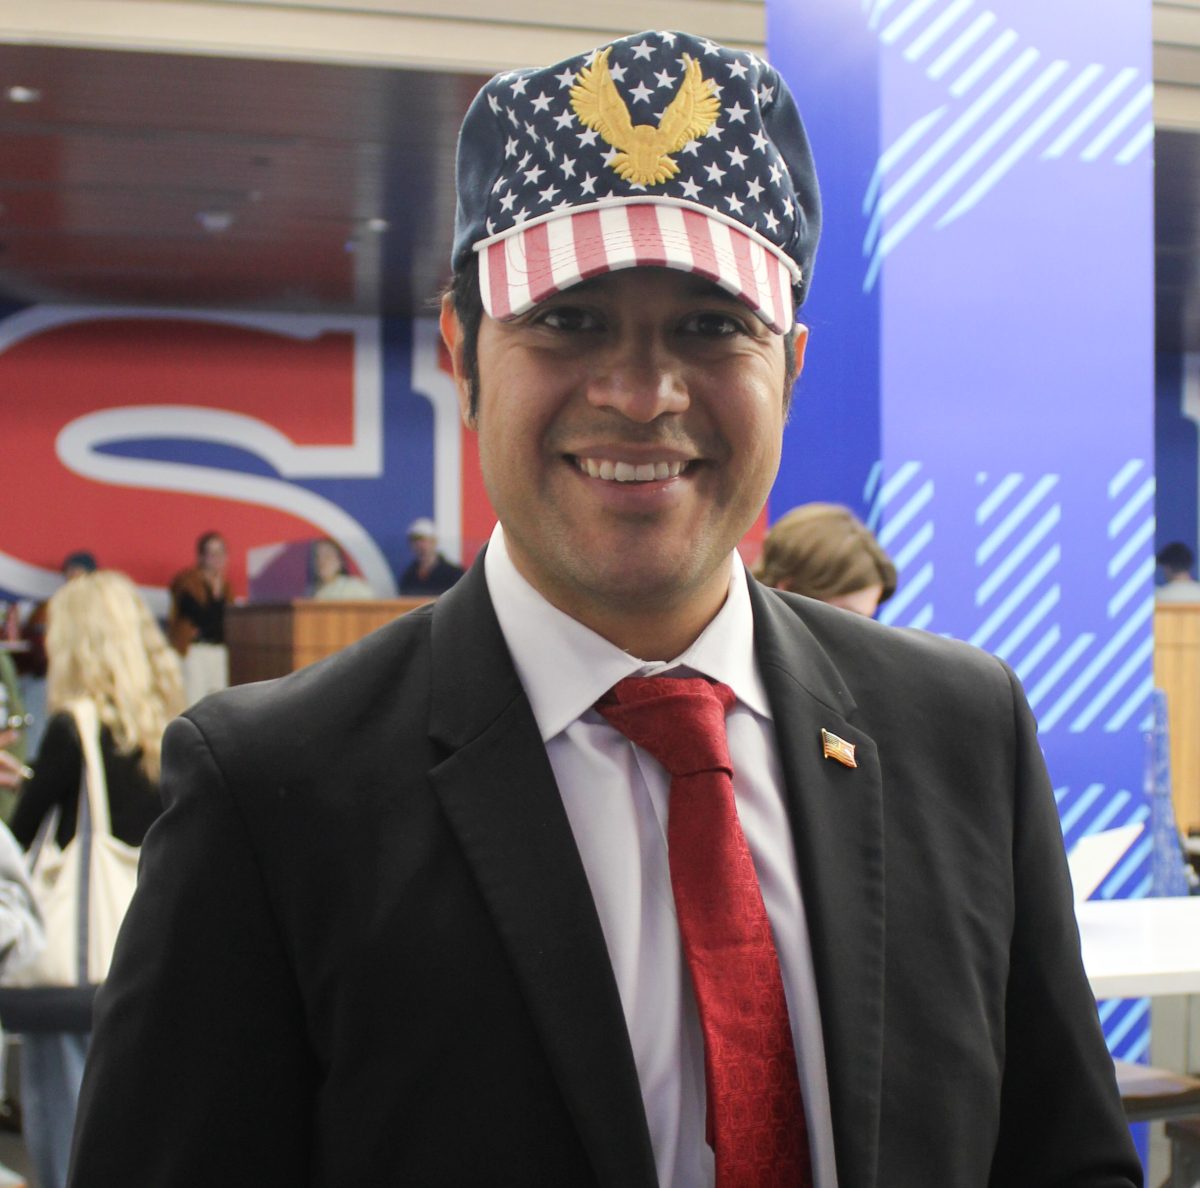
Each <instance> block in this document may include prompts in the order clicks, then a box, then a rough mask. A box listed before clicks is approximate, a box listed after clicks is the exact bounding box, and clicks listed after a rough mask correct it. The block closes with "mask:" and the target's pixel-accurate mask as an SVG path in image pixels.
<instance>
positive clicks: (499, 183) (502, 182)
mask: <svg viewBox="0 0 1200 1188" xmlns="http://www.w3.org/2000/svg"><path fill="white" fill-rule="evenodd" d="M506 185H508V178H506V177H498V178H497V179H496V184H495V185H494V186H492V193H493V194H498V193H499V192H500V191H501V190H503V189H504V187H505V186H506Z"/></svg>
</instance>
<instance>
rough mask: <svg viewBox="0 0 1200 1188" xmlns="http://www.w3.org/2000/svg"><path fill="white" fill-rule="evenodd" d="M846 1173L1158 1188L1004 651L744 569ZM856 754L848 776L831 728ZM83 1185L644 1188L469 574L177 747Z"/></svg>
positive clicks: (958, 1183)
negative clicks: (1127, 1100)
mask: <svg viewBox="0 0 1200 1188" xmlns="http://www.w3.org/2000/svg"><path fill="white" fill-rule="evenodd" d="M751 596H752V602H753V607H754V616H755V636H756V649H757V652H758V658H759V663H760V665H761V670H762V673H763V676H764V680H765V682H766V686H767V690H768V693H769V696H770V699H771V705H772V709H773V712H774V716H775V723H776V730H777V735H778V741H779V749H780V754H781V758H782V767H783V772H784V775H785V779H786V784H787V803H788V811H789V814H790V817H791V822H792V830H793V837H794V842H795V846H796V850H797V856H798V860H799V870H800V876H801V882H802V890H803V895H804V905H805V911H806V914H807V916H808V922H809V930H810V933H811V939H812V949H813V960H814V964H815V969H816V978H817V984H818V989H819V996H820V1006H821V1015H822V1023H823V1029H824V1036H825V1048H826V1055H827V1060H828V1066H829V1086H830V1096H831V1103H832V1112H833V1128H834V1139H835V1146H836V1150H837V1163H838V1174H839V1184H840V1188H984V1186H985V1185H991V1186H994V1188H1000V1186H1005V1188H1037V1186H1039V1185H1047V1186H1048V1185H1058V1186H1068V1185H1069V1186H1079V1188H1082V1186H1084V1185H1087V1186H1089V1188H1128V1186H1129V1185H1131V1184H1134V1183H1140V1178H1139V1177H1140V1172H1139V1171H1138V1166H1137V1162H1136V1158H1135V1157H1134V1155H1133V1152H1132V1148H1131V1146H1130V1143H1129V1138H1128V1131H1127V1128H1126V1127H1125V1125H1124V1122H1123V1120H1122V1115H1121V1111H1120V1106H1119V1102H1118V1100H1117V1097H1116V1093H1115V1090H1114V1086H1113V1078H1112V1070H1111V1062H1110V1061H1109V1059H1108V1056H1107V1053H1106V1051H1105V1049H1104V1046H1103V1040H1102V1038H1101V1035H1100V1030H1099V1027H1098V1025H1097V1021H1096V1012H1095V1005H1094V1002H1093V999H1092V996H1091V994H1090V993H1089V990H1088V987H1087V984H1086V982H1085V980H1084V977H1083V974H1082V971H1081V967H1080V962H1079V945H1078V936H1077V933H1076V927H1075V921H1074V915H1073V910H1072V906H1071V896H1070V891H1069V884H1068V878H1067V873H1066V869H1065V862H1064V858H1063V852H1062V842H1061V834H1060V831H1059V826H1058V820H1057V816H1056V813H1055V808H1054V801H1053V797H1052V795H1051V792H1050V788H1049V785H1048V782H1047V779H1046V776H1045V772H1044V769H1043V766H1042V762H1041V757H1040V753H1039V751H1038V747H1037V743H1036V739H1035V736H1034V725H1033V722H1032V719H1031V717H1030V715H1029V712H1028V709H1027V708H1026V706H1025V702H1024V699H1023V697H1022V696H1021V694H1020V692H1019V690H1018V688H1017V686H1016V683H1015V681H1014V680H1013V678H1012V677H1011V675H1010V674H1009V672H1008V670H1007V669H1006V668H1004V667H1003V666H1002V665H1001V664H1000V663H999V662H998V661H996V660H994V659H992V658H990V657H988V656H986V655H984V654H983V653H980V652H977V651H974V650H972V649H969V648H966V647H964V646H961V645H958V644H954V643H950V642H947V641H945V640H942V639H939V638H936V637H934V636H930V635H924V634H920V633H910V632H902V631H898V630H892V629H888V628H883V627H880V626H879V625H877V624H875V623H872V622H869V621H866V620H863V619H860V618H858V617H857V616H853V615H850V614H847V613H844V612H841V611H836V610H833V609H831V608H828V607H825V606H823V605H821V604H818V603H813V602H810V601H808V600H806V599H800V598H794V597H791V596H781V595H778V594H776V593H775V592H773V591H769V590H766V589H764V588H761V587H758V586H757V585H755V584H753V583H752V584H751ZM822 727H824V728H826V729H829V730H832V731H833V732H834V733H836V734H838V735H840V736H841V737H843V738H845V739H847V740H849V741H851V742H853V743H854V744H856V746H857V754H858V764H859V766H858V767H857V768H856V769H853V770H852V769H849V768H846V767H843V766H841V765H840V764H838V763H835V762H831V761H829V760H826V759H823V758H822V753H821V746H820V741H819V733H820V730H821V728H822ZM163 787H164V797H165V800H166V802H167V806H168V807H167V810H166V812H165V814H164V815H163V817H162V818H161V819H160V821H159V823H158V824H157V825H156V826H155V827H154V829H153V830H152V831H151V833H150V836H149V837H148V838H147V841H146V845H145V848H144V853H143V862H142V871H141V884H140V887H139V890H138V892H137V895H136V897H135V900H134V903H133V906H132V908H131V910H130V913H129V916H128V919H127V922H126V925H125V928H124V930H123V933H122V936H121V940H120V943H119V946H118V951H117V954H116V959H115V962H114V965H113V969H112V973H111V976H110V978H109V981H108V983H107V985H106V986H105V987H104V988H103V990H102V991H101V994H100V998H99V1002H98V1006H97V1014H96V1029H95V1037H94V1041H93V1048H92V1055H91V1058H90V1061H89V1066H88V1070H87V1075H86V1078H85V1083H84V1089H83V1096H82V1101H81V1109H80V1122H79V1128H78V1131H77V1136H76V1150H75V1160H74V1167H73V1172H72V1177H71V1184H72V1185H73V1188H108V1186H109V1185H112V1186H113V1188H116V1186H117V1185H121V1186H122V1188H125V1186H127V1185H130V1184H136V1185H138V1186H139V1188H142V1186H145V1188H183V1186H189V1188H190V1186H192V1185H195V1186H197V1188H199V1186H200V1185H204V1186H206V1188H207V1186H209V1185H212V1184H215V1183H220V1184H223V1185H231V1184H236V1185H247V1186H251V1185H253V1186H254V1188H269V1186H275V1185H278V1186H279V1188H285V1186H286V1188H295V1186H296V1185H305V1184H312V1185H322V1186H325V1185H328V1186H340V1185H348V1184H362V1185H418V1186H422V1188H424V1186H433V1185H445V1186H447V1188H450V1186H453V1188H466V1186H470V1185H487V1186H489V1188H496V1186H504V1185H512V1186H514V1188H515V1186H517V1185H520V1186H522V1188H528V1186H531V1185H547V1186H553V1188H574V1186H575V1185H580V1186H583V1185H596V1186H603V1188H652V1186H653V1185H655V1183H656V1178H655V1169H654V1160H653V1154H652V1151H651V1149H650V1143H649V1138H648V1132H647V1127H646V1122H645V1117H644V1112H643V1108H642V1102H641V1097H640V1092H639V1088H638V1081H637V1074H636V1070H635V1066H634V1061H633V1056H632V1052H631V1049H630V1044H629V1039H628V1035H627V1032H626V1028H625V1023H624V1018H623V1015H622V1011H621V1005H620V1000H619V998H618V994H617V990H616V985H615V982H614V979H613V975H612V972H611V968H610V966H609V962H608V956H607V951H606V948H605V942H604V938H603V935H602V933H601V929H600V925H599V921H598V918H597V915H596V911H595V908H594V905H593V902H592V899H591V895H590V892H589V888H588V884H587V880H586V877H585V875H584V872H583V868H582V865H581V863H580V860H579V857H578V854H577V851H576V848H575V845H574V840H573V837H572V835H571V830H570V827H569V825H568V822H567V818H566V815H565V813H564V810H563V808H562V804H561V801H560V798H559V795H558V791H557V788H556V786H555V783H554V778H553V774H552V771H551V768H550V765H549V761H548V759H547V757H546V753H545V749H544V747H543V745H542V743H541V741H540V738H539V734H538V730H537V727H536V724H535V721H534V718H533V715H532V712H531V710H530V707H529V704H528V701H527V700H526V697H525V695H524V692H523V690H522V688H521V685H520V682H519V681H518V679H517V676H516V674H515V672H514V670H513V667H512V664H511V661H510V658H509V656H508V652H507V649H506V647H505V644H504V640H503V636H502V635H501V633H500V630H499V626H498V624H497V622H496V618H495V614H494V612H493V610H492V606H491V602H490V599H489V597H488V594H487V588H486V583H485V581H484V577H483V571H482V566H481V565H480V564H476V566H475V567H474V569H473V570H472V571H471V572H470V573H469V574H468V575H467V577H466V578H465V579H464V580H463V581H462V582H460V583H459V584H458V586H456V587H455V589H454V590H452V591H451V592H450V593H448V594H447V595H445V596H444V597H443V598H442V599H441V600H440V601H439V602H438V603H437V604H436V605H433V606H431V607H426V608H422V609H421V610H419V611H416V612H414V613H412V614H409V615H407V616H405V617H404V618H402V619H400V620H398V621H397V622H395V623H393V624H391V625H390V626H388V627H386V628H384V629H383V630H381V631H379V632H376V633H375V634H374V635H372V636H370V637H369V638H368V639H366V640H364V641H362V642H361V643H359V644H357V645H355V646H354V647H352V648H349V649H347V650H346V651H344V652H342V653H340V654H338V655H337V656H335V657H332V658H331V659H330V660H328V661H326V662H323V663H322V664H319V665H316V666H313V667H312V668H309V669H306V670H304V671H302V672H299V673H297V674H294V675H293V676H291V677H288V678H285V679H283V680H281V681H278V682H273V683H271V684H268V685H257V686H249V687H243V688H238V689H233V690H230V691H229V692H227V693H225V694H221V695H218V696H217V697H214V698H210V699H208V700H206V701H205V702H203V703H202V704H201V705H199V706H198V707H196V708H195V709H193V710H192V711H190V712H189V713H188V714H187V715H186V716H185V717H184V718H183V719H181V720H180V721H178V722H177V723H176V724H174V725H172V727H171V728H170V730H169V731H168V734H167V742H166V748H165V777H164V781H163Z"/></svg>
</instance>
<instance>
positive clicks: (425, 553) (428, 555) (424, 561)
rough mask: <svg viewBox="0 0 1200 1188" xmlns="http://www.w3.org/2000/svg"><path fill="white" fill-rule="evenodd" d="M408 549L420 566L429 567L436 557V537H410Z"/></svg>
mask: <svg viewBox="0 0 1200 1188" xmlns="http://www.w3.org/2000/svg"><path fill="white" fill-rule="evenodd" d="M408 547H409V548H410V549H412V552H413V556H414V557H416V559H417V561H418V563H419V564H421V565H429V564H430V563H431V562H432V561H433V560H434V558H435V557H437V537H436V536H410V537H409V538H408Z"/></svg>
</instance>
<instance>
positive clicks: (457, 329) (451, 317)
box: [438, 293, 475, 429]
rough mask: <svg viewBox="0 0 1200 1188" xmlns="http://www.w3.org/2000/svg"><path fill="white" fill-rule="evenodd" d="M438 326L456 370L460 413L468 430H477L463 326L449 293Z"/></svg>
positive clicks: (445, 298) (443, 303)
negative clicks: (465, 364)
mask: <svg viewBox="0 0 1200 1188" xmlns="http://www.w3.org/2000/svg"><path fill="white" fill-rule="evenodd" d="M438 326H439V327H440V329H441V331H442V342H444V343H445V344H446V353H447V354H448V355H449V356H450V366H451V367H452V368H453V369H454V386H455V387H456V388H457V389H458V411H459V415H460V416H461V417H462V420H463V424H464V425H466V427H467V428H468V429H474V428H475V421H474V418H473V417H472V416H471V393H470V392H469V391H468V388H467V372H466V368H465V366H464V365H463V343H462V326H461V324H460V323H459V320H458V314H457V313H455V312H454V299H453V298H452V297H451V296H450V294H449V293H444V294H443V295H442V312H441V315H440V316H439V317H438Z"/></svg>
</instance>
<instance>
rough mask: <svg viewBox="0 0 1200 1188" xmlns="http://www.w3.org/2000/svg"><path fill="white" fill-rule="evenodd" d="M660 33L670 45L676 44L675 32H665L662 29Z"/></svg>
mask: <svg viewBox="0 0 1200 1188" xmlns="http://www.w3.org/2000/svg"><path fill="white" fill-rule="evenodd" d="M658 35H659V37H661V38H662V39H663V41H665V42H666V43H667V44H668V45H674V44H675V34H674V33H664V32H662V31H661V30H660V31H659V34H658Z"/></svg>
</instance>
